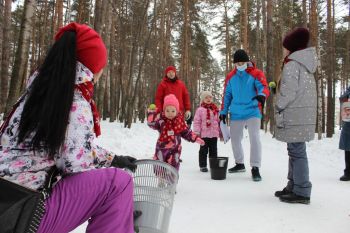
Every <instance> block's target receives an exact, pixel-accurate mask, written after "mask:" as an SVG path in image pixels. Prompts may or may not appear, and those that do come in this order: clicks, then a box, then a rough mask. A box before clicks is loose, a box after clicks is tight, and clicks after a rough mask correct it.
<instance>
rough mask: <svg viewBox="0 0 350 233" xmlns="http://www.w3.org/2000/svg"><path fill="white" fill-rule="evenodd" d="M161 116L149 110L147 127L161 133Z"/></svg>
mask: <svg viewBox="0 0 350 233" xmlns="http://www.w3.org/2000/svg"><path fill="white" fill-rule="evenodd" d="M159 121H160V114H159V113H158V112H157V111H153V110H147V125H148V126H149V127H150V128H151V129H154V130H158V131H160V122H159Z"/></svg>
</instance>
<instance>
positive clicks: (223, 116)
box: [219, 114, 226, 124]
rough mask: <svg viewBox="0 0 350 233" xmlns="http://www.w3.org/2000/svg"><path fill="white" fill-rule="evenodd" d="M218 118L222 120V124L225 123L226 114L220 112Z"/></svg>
mask: <svg viewBox="0 0 350 233" xmlns="http://www.w3.org/2000/svg"><path fill="white" fill-rule="evenodd" d="M219 119H220V121H222V122H224V124H226V115H224V114H220V116H219Z"/></svg>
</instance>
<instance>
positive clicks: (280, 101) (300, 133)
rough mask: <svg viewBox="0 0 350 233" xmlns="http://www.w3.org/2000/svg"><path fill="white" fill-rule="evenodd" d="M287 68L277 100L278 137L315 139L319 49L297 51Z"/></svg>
mask: <svg viewBox="0 0 350 233" xmlns="http://www.w3.org/2000/svg"><path fill="white" fill-rule="evenodd" d="M288 58H289V59H290V60H291V61H289V62H288V63H286V64H285V65H284V67H283V72H282V78H281V81H280V82H281V83H280V91H279V93H278V94H277V100H276V105H275V109H276V115H275V117H276V129H275V137H276V139H277V140H279V141H282V142H289V143H291V142H306V141H310V140H312V139H314V136H315V126H316V108H317V95H316V82H315V78H314V75H313V74H314V73H315V71H316V68H317V64H318V60H317V56H316V51H315V48H306V49H303V50H299V51H296V52H294V53H292V54H290V55H289V57H288Z"/></svg>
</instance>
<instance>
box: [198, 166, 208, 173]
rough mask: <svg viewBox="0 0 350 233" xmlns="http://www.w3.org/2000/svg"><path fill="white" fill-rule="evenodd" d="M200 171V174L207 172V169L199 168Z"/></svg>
mask: <svg viewBox="0 0 350 233" xmlns="http://www.w3.org/2000/svg"><path fill="white" fill-rule="evenodd" d="M200 171H201V172H208V168H206V167H201V168H200Z"/></svg>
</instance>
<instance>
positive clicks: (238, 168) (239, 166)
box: [228, 163, 245, 173]
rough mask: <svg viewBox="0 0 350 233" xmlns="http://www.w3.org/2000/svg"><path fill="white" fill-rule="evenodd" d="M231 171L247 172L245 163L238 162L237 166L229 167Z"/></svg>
mask: <svg viewBox="0 0 350 233" xmlns="http://www.w3.org/2000/svg"><path fill="white" fill-rule="evenodd" d="M228 172H229V173H237V172H245V166H244V163H236V166H234V167H232V168H230V169H228Z"/></svg>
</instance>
